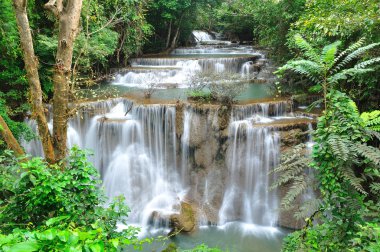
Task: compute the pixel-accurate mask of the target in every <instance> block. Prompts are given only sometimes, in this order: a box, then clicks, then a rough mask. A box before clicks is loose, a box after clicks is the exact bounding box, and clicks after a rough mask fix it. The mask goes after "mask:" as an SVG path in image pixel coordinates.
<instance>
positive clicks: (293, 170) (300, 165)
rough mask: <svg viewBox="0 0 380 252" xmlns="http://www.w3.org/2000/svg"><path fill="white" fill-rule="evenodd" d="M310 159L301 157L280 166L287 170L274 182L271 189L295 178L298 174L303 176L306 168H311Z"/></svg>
mask: <svg viewBox="0 0 380 252" xmlns="http://www.w3.org/2000/svg"><path fill="white" fill-rule="evenodd" d="M309 163H310V160H309V159H307V158H301V159H299V160H297V161H296V162H294V163H291V164H288V165H281V166H280V167H279V168H281V169H284V170H285V171H284V172H283V173H281V175H280V176H279V178H278V179H277V180H276V181H274V182H273V184H272V186H271V187H270V188H271V189H274V188H277V187H279V186H281V185H284V184H286V183H289V182H291V181H293V180H294V178H295V177H297V176H302V174H304V172H305V170H306V169H307V168H309V165H308V164H309Z"/></svg>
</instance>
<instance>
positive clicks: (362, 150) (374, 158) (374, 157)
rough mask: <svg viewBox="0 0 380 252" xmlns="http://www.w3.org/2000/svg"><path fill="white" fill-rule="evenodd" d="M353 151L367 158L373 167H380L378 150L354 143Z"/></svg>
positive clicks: (379, 152) (379, 151)
mask: <svg viewBox="0 0 380 252" xmlns="http://www.w3.org/2000/svg"><path fill="white" fill-rule="evenodd" d="M355 149H356V151H357V153H359V154H360V155H361V156H363V157H365V158H367V159H368V160H370V161H371V162H372V163H374V164H375V165H380V150H379V149H377V148H375V147H372V146H368V145H366V144H362V143H356V144H355Z"/></svg>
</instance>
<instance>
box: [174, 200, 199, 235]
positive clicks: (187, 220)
mask: <svg viewBox="0 0 380 252" xmlns="http://www.w3.org/2000/svg"><path fill="white" fill-rule="evenodd" d="M195 213H196V212H195V210H194V208H193V206H192V205H191V204H190V203H186V202H183V201H182V202H181V210H180V213H179V214H172V215H171V216H170V226H171V227H172V230H171V231H170V233H169V236H170V235H175V234H176V233H178V232H182V233H190V232H192V231H194V230H195V229H196V223H197V221H196V214H195Z"/></svg>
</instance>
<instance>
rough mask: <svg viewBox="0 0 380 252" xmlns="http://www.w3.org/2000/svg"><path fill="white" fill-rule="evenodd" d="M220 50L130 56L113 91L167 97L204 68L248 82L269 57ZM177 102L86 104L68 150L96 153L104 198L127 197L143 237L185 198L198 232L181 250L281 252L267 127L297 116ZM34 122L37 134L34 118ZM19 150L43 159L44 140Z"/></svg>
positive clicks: (278, 108)
mask: <svg viewBox="0 0 380 252" xmlns="http://www.w3.org/2000/svg"><path fill="white" fill-rule="evenodd" d="M194 35H195V36H196V37H197V38H198V42H202V41H207V42H208V44H210V43H211V42H212V41H215V40H214V38H213V37H212V36H211V35H209V34H207V36H206V34H204V32H200V31H197V32H194ZM218 44H223V43H218ZM224 44H225V46H224V47H223V46H222V47H221V46H212V45H206V46H205V45H201V43H199V45H198V46H197V47H192V48H178V49H176V50H174V51H173V53H172V54H171V55H169V56H168V57H165V58H137V59H132V60H131V65H132V68H131V69H130V70H129V71H128V72H126V73H123V74H119V75H117V77H116V79H115V80H114V81H113V82H112V83H110V84H109V85H115V86H129V87H136V88H138V89H146V88H148V87H149V85H151V84H152V83H153V84H155V85H156V84H160V85H161V86H160V88H162V90H163V91H162V92H166V91H170V88H169V84H172V85H176V87H177V88H188V86H189V80H190V78H191V77H192V76H193V75H194V74H196V73H197V72H201V71H216V72H230V73H235V74H240V75H241V77H242V79H251V78H255V77H256V76H257V75H258V74H259V73H260V71H259V70H257V69H254V67H253V66H254V65H255V64H256V63H257V61H258V60H260V59H263V58H264V57H265V56H264V55H263V54H261V53H259V52H257V51H255V50H253V49H252V48H251V47H247V46H236V45H228V44H229V43H227V42H226V43H224ZM250 75H252V76H250ZM255 85H261V84H255ZM174 98H175V97H174ZM177 105H178V104H177ZM177 105H176V104H149V105H148V104H136V103H133V101H132V100H130V99H127V98H116V99H110V100H105V101H98V102H90V103H87V104H86V107H85V108H84V109H82V110H81V111H80V112H79V113H78V114H77V115H76V116H74V117H73V118H72V119H70V122H69V134H68V145H69V147H70V146H73V145H74V144H77V145H79V146H80V147H82V148H86V149H91V150H93V152H94V155H93V157H92V158H91V161H92V162H93V163H94V165H95V167H97V169H99V171H100V173H101V176H102V179H103V182H104V187H105V189H106V193H107V195H108V196H110V197H114V196H118V195H120V194H123V195H125V197H126V201H127V204H128V205H129V206H130V207H131V214H130V216H129V222H130V223H132V224H135V225H138V226H140V227H142V228H143V230H144V231H146V232H148V231H147V230H152V228H153V229H154V230H157V229H158V228H163V230H166V229H165V228H167V225H168V220H169V219H166V220H167V222H166V224H162V221H161V222H155V220H156V219H155V218H154V217H152V216H155V215H159V216H161V217H162V218H163V219H165V217H167V216H170V215H171V214H173V213H178V212H179V211H180V202H181V201H186V202H191V204H192V205H193V207H194V208H195V211H196V216H197V222H198V225H199V226H201V228H200V229H199V231H197V232H196V233H194V234H192V235H190V236H178V237H177V238H175V239H176V240H175V241H176V242H177V243H178V244H179V245H181V246H183V247H191V246H193V245H195V244H197V243H202V242H204V243H208V244H210V245H212V246H220V247H221V248H224V249H230V251H279V249H280V246H281V237H282V236H283V235H284V233H283V232H282V230H281V229H279V228H277V227H276V226H277V222H278V202H279V199H278V195H277V192H276V191H269V190H268V189H269V186H270V183H271V181H272V180H273V175H269V171H270V170H271V169H273V167H275V166H276V164H278V162H279V156H280V143H281V138H280V135H279V133H278V132H277V129H276V128H275V127H270V123H272V122H273V121H276V120H278V119H279V117H281V116H290V117H291V118H293V115H292V114H291V113H290V114H289V111H290V109H289V108H290V105H289V104H288V103H287V102H285V101H277V102H271V103H255V104H248V105H237V106H234V107H233V108H232V109H231V110H228V109H227V110H226V109H225V108H223V107H220V106H214V105H207V106H203V107H200V108H199V107H196V106H193V105H191V104H187V105H186V104H185V105H183V106H182V107H181V106H177ZM223 109H224V110H223ZM28 123H29V124H30V125H31V126H32V127H33V128H34V129H35V128H36V126H35V123H34V121H32V120H31V121H28ZM258 123H260V126H258ZM265 123H268V126H265V125H264V126H263V124H265ZM50 124H51V122H50ZM223 124H225V125H224V126H222V125H223ZM23 145H24V147H25V149H26V151H27V152H28V153H30V154H32V155H34V156H42V150H41V144H40V143H39V141H36V140H35V141H31V142H29V143H27V142H24V143H23ZM208 224H212V226H208ZM165 225H166V226H165ZM161 230H162V229H161ZM145 235H146V233H145ZM228 237H229V238H228ZM232 242H234V244H232Z"/></svg>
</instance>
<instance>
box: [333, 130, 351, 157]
mask: <svg viewBox="0 0 380 252" xmlns="http://www.w3.org/2000/svg"><path fill="white" fill-rule="evenodd" d="M327 143H328V145H329V146H330V148H331V151H332V152H333V154H334V155H335V156H336V157H335V158H337V159H340V160H343V161H344V162H347V161H348V159H349V157H350V156H349V154H350V149H349V146H350V145H351V141H349V140H347V139H344V138H341V137H340V136H338V135H329V137H328V139H327Z"/></svg>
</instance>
